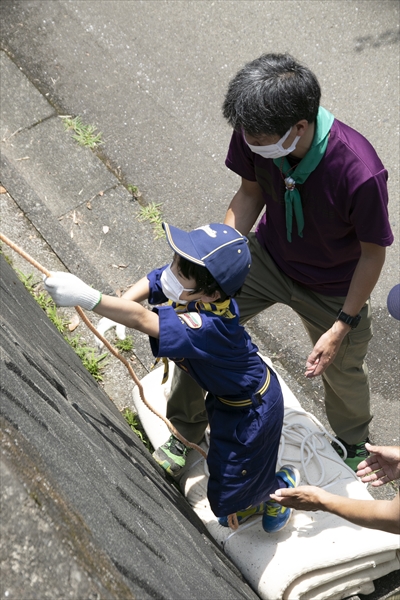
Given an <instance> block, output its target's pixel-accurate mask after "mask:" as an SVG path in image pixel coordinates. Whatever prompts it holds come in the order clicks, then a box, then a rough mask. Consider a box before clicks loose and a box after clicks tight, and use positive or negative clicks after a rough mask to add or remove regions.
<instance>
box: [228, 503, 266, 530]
mask: <svg viewBox="0 0 400 600" xmlns="http://www.w3.org/2000/svg"><path fill="white" fill-rule="evenodd" d="M265 504H266V503H265V502H262V503H261V504H258V505H257V506H250V507H249V508H246V509H245V510H238V512H237V513H236V516H237V520H238V523H239V525H241V524H242V523H245V522H246V521H247V519H250V517H255V516H256V515H262V514H263V513H264V510H265ZM218 523H219V524H220V525H222V526H223V527H229V525H228V517H227V516H226V517H218Z"/></svg>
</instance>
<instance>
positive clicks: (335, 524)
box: [133, 357, 400, 600]
mask: <svg viewBox="0 0 400 600" xmlns="http://www.w3.org/2000/svg"><path fill="white" fill-rule="evenodd" d="M264 360H265V361H266V362H267V363H268V364H269V365H271V363H270V361H269V360H268V359H266V358H265V357H264ZM173 367H174V365H173V363H171V364H170V377H169V381H168V382H167V383H166V384H165V385H163V386H162V385H161V380H162V374H163V369H156V370H155V371H153V372H151V373H150V374H149V375H147V376H146V377H144V379H143V380H142V385H143V387H144V394H145V398H146V399H147V401H148V402H149V403H150V404H151V405H152V406H153V407H154V408H155V409H156V410H157V411H158V412H160V413H161V414H163V415H165V412H166V401H167V397H168V394H169V382H170V381H171V379H172V372H171V369H172V368H173ZM278 377H279V376H278ZM279 380H280V383H281V386H282V390H283V395H284V403H285V418H284V427H283V432H282V438H281V445H280V451H279V457H278V466H277V470H278V468H279V467H280V466H282V465H283V464H288V463H290V464H293V465H294V466H295V467H297V468H298V469H299V471H300V474H301V484H307V483H308V484H311V485H319V486H321V487H324V488H327V489H329V491H331V492H332V493H336V494H340V495H341V496H347V497H349V498H359V499H369V500H373V498H372V496H371V495H370V494H369V493H368V491H367V488H366V486H365V485H364V484H363V483H361V482H360V481H359V479H358V478H357V477H356V475H355V474H354V473H353V471H351V470H350V469H349V468H348V467H347V466H346V465H345V463H344V462H343V461H342V460H341V459H340V458H339V457H338V455H337V454H336V452H335V451H334V450H333V449H332V447H331V445H330V442H331V438H330V437H329V434H328V433H327V432H326V431H325V430H324V428H323V427H322V425H321V424H320V423H319V422H318V421H317V420H316V419H315V418H314V417H313V416H312V415H310V414H309V413H306V412H305V411H304V410H303V409H302V408H301V406H300V404H299V402H298V401H297V399H296V398H295V396H294V394H293V393H292V392H291V391H290V389H289V388H288V387H287V385H286V384H285V382H284V381H283V380H282V378H281V377H279ZM133 401H134V404H135V407H136V410H137V413H138V415H139V418H140V420H141V422H142V425H143V427H144V429H145V431H146V433H147V435H148V437H149V439H150V441H151V443H152V444H153V446H154V447H155V448H157V447H158V446H160V445H161V444H163V443H164V442H165V441H166V440H167V439H168V438H169V436H170V432H169V430H168V428H167V426H166V425H165V423H164V422H163V421H161V419H159V418H158V417H156V416H155V415H154V414H153V413H152V412H151V411H149V409H148V408H147V407H146V406H145V405H144V404H143V402H142V400H141V399H140V396H139V392H138V389H137V388H135V389H134V391H133ZM202 446H203V447H204V449H205V450H207V444H206V442H203V444H202ZM207 480H208V478H207V465H206V462H205V460H204V459H203V458H202V457H201V455H200V454H199V453H197V452H196V451H193V452H190V454H189V455H188V459H187V464H186V467H185V469H184V470H183V473H182V476H181V477H180V480H179V484H180V486H181V489H182V491H183V493H184V494H185V496H186V498H187V500H188V502H189V503H190V505H191V506H192V508H193V510H194V511H195V512H196V513H197V515H198V516H199V518H200V519H201V520H202V521H203V522H204V524H205V525H206V527H207V529H208V530H209V532H210V534H211V535H212V536H213V537H214V538H215V540H216V541H217V542H218V544H220V545H221V546H222V547H223V549H224V551H225V553H226V554H227V555H228V556H229V557H230V559H231V560H232V562H233V563H234V564H235V565H236V566H237V567H238V569H239V570H240V571H241V572H242V573H243V575H244V577H245V578H246V579H247V581H248V582H249V584H250V585H251V586H252V587H253V589H254V590H255V591H256V592H257V593H258V595H259V596H260V597H261V598H262V599H265V600H297V599H299V600H300V599H301V600H319V599H320V600H328V599H332V600H336V599H337V600H340V599H342V598H346V597H348V596H351V595H355V594H358V593H362V594H369V593H371V592H373V591H374V585H373V580H374V579H377V578H379V577H382V576H383V575H386V574H387V573H390V572H391V571H394V570H396V569H399V568H400V551H399V539H398V536H396V535H393V534H390V533H385V532H382V531H376V530H372V529H365V528H363V527H359V526H357V525H353V524H352V523H349V522H347V521H345V520H344V519H341V518H340V517H336V516H334V515H331V514H329V513H324V512H322V511H317V512H305V511H293V516H292V518H291V520H290V522H289V524H288V525H287V526H286V527H285V529H283V530H282V531H280V532H278V533H276V534H266V533H265V532H264V530H263V529H262V525H261V517H253V518H252V519H250V520H249V521H247V522H246V523H245V524H243V525H241V526H240V527H239V529H238V530H237V531H235V532H233V531H232V530H230V529H228V528H225V527H222V526H221V525H219V524H218V521H217V519H216V517H215V516H214V514H213V512H212V511H211V509H210V506H209V503H208V500H207Z"/></svg>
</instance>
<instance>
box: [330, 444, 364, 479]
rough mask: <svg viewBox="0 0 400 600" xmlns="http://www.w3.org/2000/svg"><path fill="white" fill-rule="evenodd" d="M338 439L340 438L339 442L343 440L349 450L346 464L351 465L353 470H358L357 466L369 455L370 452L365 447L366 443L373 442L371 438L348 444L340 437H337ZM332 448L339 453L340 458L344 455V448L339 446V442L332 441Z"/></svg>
mask: <svg viewBox="0 0 400 600" xmlns="http://www.w3.org/2000/svg"><path fill="white" fill-rule="evenodd" d="M336 439H338V440H339V442H341V443H342V444H343V446H344V447H345V448H346V450H347V458H346V459H345V461H344V462H345V463H346V465H347V466H348V467H350V469H352V470H353V471H357V467H358V465H359V463H360V462H361V461H362V460H365V459H366V458H368V456H369V452H368V450H367V449H366V447H365V444H366V443H367V442H368V444H370V443H371V442H370V441H369V438H367V439H366V440H363V441H362V442H359V443H358V444H346V442H344V441H343V440H341V439H340V438H336ZM332 448H333V449H334V450H335V451H336V452H337V453H338V454H339V456H340V458H343V456H344V454H343V450H342V448H341V447H340V446H339V444H336V443H335V442H332Z"/></svg>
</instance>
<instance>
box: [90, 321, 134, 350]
mask: <svg viewBox="0 0 400 600" xmlns="http://www.w3.org/2000/svg"><path fill="white" fill-rule="evenodd" d="M112 327H115V334H116V336H117V338H118V339H119V340H124V339H125V338H126V327H125V325H121V323H116V322H115V321H112V320H111V319H107V317H103V318H102V319H100V321H99V322H98V324H97V327H96V329H97V331H98V332H99V333H101V335H102V336H103V337H104V334H105V332H106V331H108V330H109V329H111V328H112ZM94 341H95V343H96V345H97V346H98V347H99V348H102V347H103V346H104V344H103V342H102V341H101V340H99V338H98V337H96V336H94Z"/></svg>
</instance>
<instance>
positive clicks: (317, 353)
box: [305, 321, 350, 377]
mask: <svg viewBox="0 0 400 600" xmlns="http://www.w3.org/2000/svg"><path fill="white" fill-rule="evenodd" d="M349 331H350V327H349V326H348V325H346V324H345V323H342V322H341V321H336V322H335V323H334V324H333V325H332V327H331V328H330V329H328V331H326V332H325V333H324V334H323V335H321V337H320V338H319V340H318V342H317V343H316V344H315V346H314V348H313V351H312V352H311V354H310V356H309V357H308V358H307V362H306V372H305V376H306V377H316V376H317V375H322V373H323V372H324V371H325V369H327V367H329V365H330V364H332V362H333V361H334V360H335V356H336V354H337V353H338V351H339V348H340V344H341V343H342V341H343V338H344V337H345V335H346V333H348V332H349Z"/></svg>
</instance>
